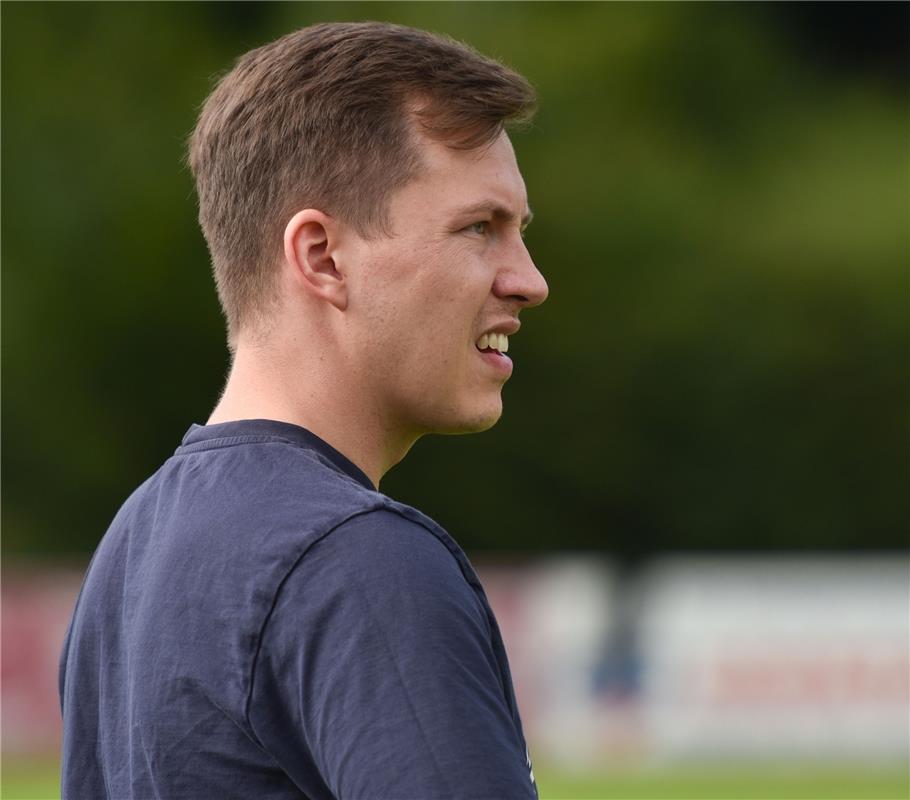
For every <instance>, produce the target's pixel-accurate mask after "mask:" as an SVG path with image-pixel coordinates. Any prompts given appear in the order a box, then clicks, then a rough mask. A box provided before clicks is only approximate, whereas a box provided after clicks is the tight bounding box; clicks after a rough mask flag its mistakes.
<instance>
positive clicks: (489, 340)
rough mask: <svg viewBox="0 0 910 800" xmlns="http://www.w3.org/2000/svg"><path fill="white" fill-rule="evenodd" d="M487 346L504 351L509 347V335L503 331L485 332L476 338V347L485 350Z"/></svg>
mask: <svg viewBox="0 0 910 800" xmlns="http://www.w3.org/2000/svg"><path fill="white" fill-rule="evenodd" d="M488 347H492V348H493V349H494V350H498V351H499V352H500V353H505V352H507V351H508V349H509V337H508V336H506V335H505V334H504V333H485V334H484V335H483V336H481V337H480V338H479V339H478V340H477V349H478V350H486V349H487V348H488Z"/></svg>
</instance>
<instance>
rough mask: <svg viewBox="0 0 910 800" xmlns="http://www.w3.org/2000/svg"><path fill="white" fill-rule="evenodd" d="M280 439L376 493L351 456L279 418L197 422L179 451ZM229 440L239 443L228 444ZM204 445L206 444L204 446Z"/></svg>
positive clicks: (185, 437) (187, 434) (371, 483)
mask: <svg viewBox="0 0 910 800" xmlns="http://www.w3.org/2000/svg"><path fill="white" fill-rule="evenodd" d="M250 439H252V440H254V441H255V440H257V439H260V440H261V439H276V440H282V441H286V442H291V443H293V444H296V445H298V446H300V447H304V448H306V449H308V450H315V451H316V452H317V453H319V454H320V455H322V456H323V457H324V458H326V459H328V461H329V462H330V463H331V464H332V465H333V466H334V467H336V468H337V469H338V470H340V471H341V472H343V473H345V474H346V475H349V476H350V477H351V478H353V479H354V480H355V481H357V482H358V483H360V484H362V485H363V486H365V487H366V488H368V489H372V490H373V491H375V490H376V487H375V486H373V482H372V481H371V480H370V479H369V478H368V477H367V475H366V473H365V472H364V471H363V470H362V469H360V467H358V466H357V465H356V464H355V463H354V462H353V461H351V460H350V459H349V458H348V457H347V456H345V455H342V454H341V453H339V452H338V451H337V450H336V449H335V448H334V447H332V445H330V444H329V443H328V442H326V441H324V440H323V439H320V438H319V437H318V436H317V435H316V434H315V433H313V432H312V431H309V430H307V429H306V428H303V427H301V426H300V425H294V424H293V423H291V422H279V421H278V420H275V419H239V420H232V421H231V422H217V423H215V424H213V425H198V424H196V423H193V424H192V425H191V426H190V428H189V430H188V431H187V432H186V435H185V436H184V437H183V441H182V442H181V444H180V447H179V448H178V450H177V452H178V453H179V452H180V451H181V450H184V449H193V450H196V449H202V448H200V447H199V445H200V444H203V443H208V444H214V443H215V442H216V440H217V441H218V443H219V444H221V445H225V444H229V443H230V444H235V443H236V444H241V443H242V442H243V441H245V440H247V441H248V440H250ZM225 440H237V441H231V442H227V441H225ZM203 446H204V444H203Z"/></svg>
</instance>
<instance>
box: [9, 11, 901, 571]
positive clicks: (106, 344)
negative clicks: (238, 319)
mask: <svg viewBox="0 0 910 800" xmlns="http://www.w3.org/2000/svg"><path fill="white" fill-rule="evenodd" d="M783 5H784V6H786V5H787V4H783ZM864 5H865V8H864V9H863V8H856V7H854V8H853V10H851V11H850V12H849V13H850V14H852V15H853V17H851V18H850V19H852V20H853V21H854V23H855V28H854V30H852V31H851V30H847V31H846V35H847V37H848V38H847V39H846V41H847V42H848V43H850V42H852V44H853V45H854V47H852V48H838V47H837V46H836V45H837V42H834V44H835V46H834V47H831V46H830V45H831V41H828V45H829V46H828V47H824V46H818V45H819V40H818V35H819V34H820V33H823V32H824V31H822V30H821V29H819V30H815V31H814V32H813V25H812V20H811V19H810V24H809V25H806V24H805V20H802V21H800V20H799V19H798V18H797V17H795V16H794V14H793V12H792V11H791V12H788V11H786V9H782V8H780V7H778V4H772V5H754V4H690V3H682V4H656V3H655V4H651V3H648V4H627V3H618V4H568V3H552V4H551V3H502V4H500V3H483V4H480V3H476V4H475V3H448V4H443V3H438V4H437V3H407V4H395V3H393V4H385V3H368V4H361V3H345V4H331V3H314V4H284V3H275V4H272V3H254V4H246V3H230V4H221V3H199V4H195V3H160V4H159V3H148V4H146V3H141V4H140V3H135V4H134V3H125V4H107V3H100V4H88V3H79V4H33V3H5V4H3V7H2V100H3V109H2V111H3V116H2V124H3V128H2V157H3V176H2V200H3V217H2V234H3V300H2V303H3V305H2V311H3V317H2V333H3V363H2V367H3V389H4V391H3V399H2V403H3V408H2V411H3V479H4V485H3V546H4V550H6V551H7V552H10V553H16V554H42V553H43V554H51V553H70V554H78V555H84V554H86V553H88V552H90V551H91V549H92V548H93V547H94V546H95V544H96V543H97V541H98V539H99V537H100V536H101V534H102V533H103V531H104V529H105V528H106V526H107V524H108V522H109V520H110V518H111V517H112V515H113V513H114V512H115V510H116V508H117V506H118V505H119V503H120V502H122V500H123V499H125V497H126V496H127V494H128V493H129V492H130V491H131V490H132V489H133V488H134V487H135V486H136V485H137V484H138V483H139V482H140V481H142V480H143V479H144V478H145V477H146V476H147V475H148V474H150V473H151V472H152V471H153V470H154V469H156V468H157V466H158V464H159V463H160V462H161V461H162V460H163V459H164V458H166V457H167V456H168V455H169V454H170V453H171V452H172V451H173V449H174V448H175V447H176V446H177V444H178V442H179V439H180V437H181V436H182V434H183V432H184V431H185V429H186V428H187V427H188V426H189V424H190V423H191V422H194V421H199V422H202V421H204V420H205V418H206V417H207V415H208V412H209V411H210V409H211V407H212V406H213V405H214V402H215V400H216V397H217V393H218V391H219V389H220V387H221V383H222V381H223V378H224V375H225V372H226V369H227V366H228V363H227V354H226V350H225V348H224V345H223V334H222V327H221V320H220V314H219V310H218V307H217V303H216V299H215V295H214V291H213V288H212V285H211V280H210V277H209V274H208V259H207V254H206V251H205V246H204V242H203V240H202V237H201V234H200V233H199V232H198V229H197V227H196V222H195V200H194V196H193V187H192V183H191V180H190V176H189V174H188V172H187V171H186V170H185V169H183V168H182V166H181V158H182V154H183V147H184V144H183V143H184V139H185V136H186V135H187V134H188V133H189V131H190V130H191V129H192V126H193V124H194V116H195V113H196V109H197V108H198V106H199V105H200V104H201V102H202V101H203V100H204V98H205V96H206V94H207V92H208V90H209V89H210V87H211V85H212V78H213V76H215V75H216V74H217V73H220V72H222V71H224V70H226V69H228V68H229V67H230V65H231V63H232V61H233V59H234V58H235V57H236V56H237V55H239V54H240V53H242V52H244V51H245V50H247V49H250V48H251V47H254V46H256V45H259V44H261V43H264V42H266V41H268V40H270V39H272V38H275V37H277V36H279V35H281V34H283V33H286V32H288V31H290V30H292V29H294V28H297V27H300V26H303V25H306V24H309V23H311V22H314V21H318V20H327V19H388V20H392V21H397V22H403V23H406V24H413V25H416V26H420V27H426V28H429V29H432V30H437V31H442V32H446V33H449V34H451V35H453V36H455V37H457V38H461V39H464V40H466V41H468V42H471V43H472V44H474V45H475V46H476V47H477V48H478V49H480V50H481V51H483V52H486V53H488V54H491V55H495V56H498V57H500V58H502V59H503V60H505V61H506V62H507V63H509V64H510V65H512V66H513V67H515V68H517V69H518V70H520V71H522V72H523V73H525V74H526V75H527V76H528V77H529V78H530V79H531V80H532V82H534V83H535V85H536V86H537V87H538V90H539V92H540V96H541V110H540V114H539V116H538V118H537V121H536V124H535V125H534V127H533V128H532V129H531V130H530V131H528V132H526V133H523V134H520V135H517V136H516V137H515V143H516V149H517V151H518V154H519V160H520V163H521V165H522V168H523V171H524V174H525V178H526V182H527V184H528V188H529V192H530V198H531V203H532V206H533V207H534V210H535V215H536V217H535V222H534V224H533V226H532V227H531V229H530V231H529V236H528V241H529V246H530V249H531V251H532V253H533V255H534V256H535V259H536V261H537V262H538V265H539V266H540V267H541V269H542V270H543V272H544V273H545V275H546V276H547V278H548V281H549V283H550V288H551V295H550V300H549V301H548V302H547V304H546V305H544V306H542V307H541V308H540V309H536V310H533V311H530V312H527V313H526V315H525V325H524V327H523V329H522V333H521V335H520V336H519V337H518V338H517V339H516V340H515V342H514V345H513V347H512V350H513V351H514V356H515V362H516V371H515V376H514V377H513V379H512V381H511V382H510V383H509V385H508V386H507V387H506V391H505V401H506V403H505V404H506V413H505V416H504V418H503V420H502V421H501V422H500V424H499V425H498V426H497V427H496V428H494V429H493V430H492V431H491V432H489V433H487V434H484V435H483V436H471V437H456V438H450V437H445V438H443V437H429V438H427V439H425V440H423V441H421V442H420V443H418V445H417V446H416V447H415V449H414V451H413V452H412V454H411V455H410V456H409V458H408V459H407V460H406V461H405V462H403V463H402V464H401V465H399V466H398V467H396V468H395V470H393V471H392V472H391V473H390V474H389V476H388V477H387V479H386V480H385V481H384V483H383V490H384V491H385V492H386V493H388V494H390V495H392V496H394V497H396V498H398V499H401V500H403V501H405V502H410V503H413V504H415V505H417V506H418V507H420V508H422V509H423V510H425V511H426V512H428V513H430V514H431V515H432V516H434V517H436V518H437V519H438V520H439V521H440V522H441V523H442V524H443V525H445V526H446V527H447V528H448V529H449V530H450V531H451V532H452V534H453V535H454V536H455V537H456V538H457V539H458V540H459V541H460V542H461V543H462V544H463V545H465V546H466V547H468V548H470V549H472V550H474V551H477V550H479V549H490V550H505V549H508V550H532V551H533V550H542V549H550V548H556V547H572V548H586V549H592V550H598V551H604V552H609V553H616V554H619V555H622V556H627V557H633V558H634V557H637V556H642V555H647V554H648V553H650V552H653V551H656V550H666V549H683V548H715V549H716V548H719V549H734V550H756V549H757V550H766V549H806V548H825V549H829V548H849V549H867V548H895V547H903V546H905V545H906V541H907V532H908V521H910V520H908V517H910V508H908V501H907V495H906V490H907V487H908V485H910V480H908V479H910V448H908V432H910V431H908V423H910V416H908V410H910V405H908V400H910V370H908V368H910V358H908V357H910V330H908V328H910V325H908V313H907V312H908V299H910V293H908V290H910V285H908V260H910V259H908V257H910V234H908V222H910V214H908V212H910V195H908V182H907V179H908V176H910V171H908V167H910V164H908V147H907V145H908V140H907V134H908V121H910V120H908V108H907V92H906V89H907V83H906V77H905V72H904V69H903V67H904V66H905V64H904V62H900V63H898V65H897V66H898V69H894V66H895V65H894V62H890V63H889V62H887V61H885V62H883V61H881V60H876V59H871V60H870V58H868V57H867V58H864V57H863V53H864V52H865V53H866V55H867V56H868V54H869V53H873V52H875V51H876V48H877V45H878V44H879V43H878V42H877V41H875V40H874V39H875V37H876V36H879V37H882V36H884V37H885V39H886V40H887V41H886V43H887V42H890V43H891V44H893V43H894V41H895V39H894V36H895V30H897V36H898V40H899V42H901V43H903V46H904V47H905V46H906V30H907V19H908V7H907V6H904V5H902V4H896V7H895V8H891V9H890V10H889V9H888V7H887V6H877V5H874V4H864ZM801 13H803V14H805V13H810V12H806V11H803V12H801ZM813 19H815V18H813ZM817 19H818V20H822V19H825V20H828V22H827V23H826V25H828V26H829V27H830V25H831V24H833V23H831V20H832V19H834V21H835V22H837V14H835V13H834V11H833V10H832V9H831V8H829V7H824V6H822V8H821V10H820V11H819V12H818V16H817ZM850 19H848V20H847V22H846V24H845V23H844V19H843V15H841V22H840V24H841V28H842V29H849V28H850V25H851V24H853V23H851V22H850ZM829 32H830V31H829ZM841 32H842V33H843V32H844V31H843V30H842V31H841ZM864 36H865V37H867V39H869V41H866V40H864V39H863V38H862V37H864ZM850 37H853V38H850ZM870 37H871V39H870ZM822 44H824V42H822ZM858 45H865V46H866V49H865V50H863V48H862V47H858ZM847 56H850V57H847ZM511 354H513V353H510V355H511Z"/></svg>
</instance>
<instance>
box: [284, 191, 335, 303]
mask: <svg viewBox="0 0 910 800" xmlns="http://www.w3.org/2000/svg"><path fill="white" fill-rule="evenodd" d="M336 234H337V224H336V222H335V220H334V219H332V217H329V216H328V215H327V214H324V213H323V212H321V211H317V210H316V209H312V208H308V209H305V210H303V211H298V212H297V213H296V214H295V215H294V216H293V217H291V220H290V221H289V222H288V224H287V226H285V229H284V259H285V266H286V267H287V268H288V269H289V270H290V271H291V274H292V275H293V278H294V282H295V284H296V285H297V286H299V287H300V289H302V290H303V291H305V292H306V293H307V294H309V295H310V296H312V297H317V298H319V299H321V300H325V301H326V302H328V303H330V304H331V305H333V306H335V307H336V308H337V309H339V310H340V311H344V310H345V308H346V307H347V284H346V282H345V278H344V272H343V270H342V269H340V267H339V264H338V263H337V261H336V258H335V256H336V252H335V250H336V244H337V243H336V241H335V238H336Z"/></svg>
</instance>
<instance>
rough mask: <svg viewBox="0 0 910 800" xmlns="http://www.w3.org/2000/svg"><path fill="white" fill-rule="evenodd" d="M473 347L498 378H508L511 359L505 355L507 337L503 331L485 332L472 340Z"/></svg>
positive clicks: (507, 344)
mask: <svg viewBox="0 0 910 800" xmlns="http://www.w3.org/2000/svg"><path fill="white" fill-rule="evenodd" d="M474 348H475V349H476V350H477V351H478V352H479V353H480V357H481V358H482V359H483V360H484V362H486V363H487V364H488V365H489V366H490V367H491V368H492V369H493V370H495V371H496V373H497V374H498V375H499V377H500V378H503V379H508V377H509V376H510V375H511V374H512V359H511V358H509V357H508V356H507V355H506V351H507V350H508V349H509V337H508V336H506V335H505V334H504V333H485V334H483V335H482V336H481V337H480V338H479V339H478V340H477V341H476V342H474Z"/></svg>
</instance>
